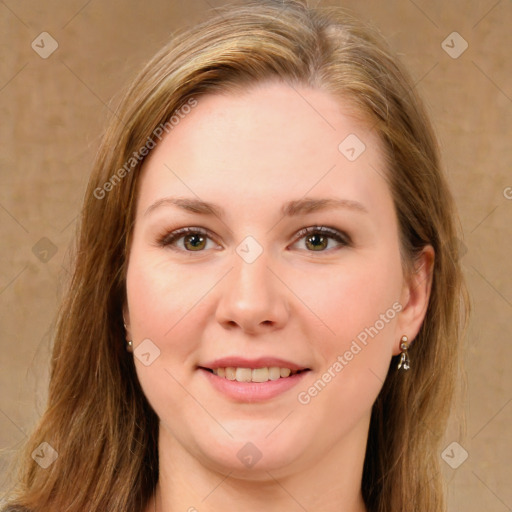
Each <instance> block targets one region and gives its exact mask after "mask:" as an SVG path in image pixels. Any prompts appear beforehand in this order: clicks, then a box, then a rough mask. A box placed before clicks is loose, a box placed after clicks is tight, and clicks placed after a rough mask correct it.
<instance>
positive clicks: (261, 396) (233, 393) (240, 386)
mask: <svg viewBox="0 0 512 512" xmlns="http://www.w3.org/2000/svg"><path fill="white" fill-rule="evenodd" d="M199 371H201V372H202V373H203V374H204V375H205V376H206V378H207V379H208V381H209V382H210V383H211V385H212V386H213V387H214V388H215V389H216V390H217V391H220V392H221V393H223V394H224V395H226V396H228V397H229V398H233V399H234V400H238V401H240V402H263V401H264V400H270V399H271V398H274V397H276V396H278V395H280V394H281V393H284V392H285V391H288V390H289V389H291V388H292V387H293V386H296V385H297V384H298V383H299V382H300V381H301V380H302V379H303V378H304V376H305V375H306V374H307V373H309V371H303V372H300V373H295V374H294V375H290V376H289V377H285V378H282V377H281V378H279V379H276V380H268V381H267V382H238V381H237V380H229V379H226V378H225V377H218V376H217V375H215V374H214V373H212V372H209V371H208V370H205V369H203V368H199Z"/></svg>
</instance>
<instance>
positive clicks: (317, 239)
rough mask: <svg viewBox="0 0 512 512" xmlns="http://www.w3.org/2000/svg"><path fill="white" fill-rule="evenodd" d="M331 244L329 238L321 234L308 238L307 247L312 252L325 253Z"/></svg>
mask: <svg viewBox="0 0 512 512" xmlns="http://www.w3.org/2000/svg"><path fill="white" fill-rule="evenodd" d="M328 244H329V238H328V237H326V236H323V235H320V234H318V233H317V234H314V235H310V236H308V237H306V247H307V248H308V249H311V250H312V251H323V250H324V249H325V248H327V245H328Z"/></svg>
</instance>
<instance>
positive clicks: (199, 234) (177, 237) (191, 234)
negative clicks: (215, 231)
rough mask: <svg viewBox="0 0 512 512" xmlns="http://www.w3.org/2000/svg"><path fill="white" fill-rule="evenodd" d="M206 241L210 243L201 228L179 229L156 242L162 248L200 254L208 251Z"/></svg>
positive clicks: (206, 233)
mask: <svg viewBox="0 0 512 512" xmlns="http://www.w3.org/2000/svg"><path fill="white" fill-rule="evenodd" d="M208 241H212V239H211V237H210V236H209V235H208V232H207V231H205V230H204V229H203V228H181V229H177V230H176V231H172V232H171V233H167V234H165V235H164V236H163V237H161V238H160V239H159V240H158V243H159V245H160V246H162V247H169V248H171V249H174V250H177V251H182V252H202V251H203V250H205V249H208V248H210V247H208Z"/></svg>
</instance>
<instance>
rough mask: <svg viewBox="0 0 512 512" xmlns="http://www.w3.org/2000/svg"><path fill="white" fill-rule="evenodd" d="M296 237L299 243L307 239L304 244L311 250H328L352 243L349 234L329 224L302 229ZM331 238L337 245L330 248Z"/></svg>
mask: <svg viewBox="0 0 512 512" xmlns="http://www.w3.org/2000/svg"><path fill="white" fill-rule="evenodd" d="M296 237H297V243H299V242H301V241H302V240H304V241H305V244H304V245H305V246H306V249H307V250H308V251H309V252H328V251H330V250H332V249H339V248H340V247H347V246H350V245H351V239H350V237H349V236H348V235H347V234H345V233H342V232H341V231H338V230H337V229H334V228H329V227H327V226H312V227H309V228H304V229H301V230H300V231H299V232H298V233H297V235H296ZM331 240H334V241H336V242H337V247H336V246H335V247H332V248H330V249H329V242H330V241H331Z"/></svg>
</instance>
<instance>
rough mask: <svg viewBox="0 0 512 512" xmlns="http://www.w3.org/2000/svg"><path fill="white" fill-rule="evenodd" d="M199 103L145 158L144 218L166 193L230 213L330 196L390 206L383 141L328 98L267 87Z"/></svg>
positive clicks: (337, 101)
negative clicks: (234, 209) (198, 200)
mask: <svg viewBox="0 0 512 512" xmlns="http://www.w3.org/2000/svg"><path fill="white" fill-rule="evenodd" d="M197 102H198V103H197V106H195V107H194V108H193V109H191V110H190V112H189V113H188V114H186V115H183V116H182V118H181V119H180V122H179V123H178V124H176V125H175V126H174V128H173V129H172V130H171V131H170V132H169V134H167V135H166V136H165V138H163V139H162V141H161V142H160V143H159V144H158V145H157V147H156V148H155V149H154V150H153V151H152V152H151V154H150V155H149V156H148V158H147V159H146V161H145V163H144V166H143V171H142V177H141V179H142V183H141V187H140V189H139V191H140V197H139V201H138V202H139V206H140V207H139V211H140V210H141V209H143V208H147V206H148V205H149V204H150V203H151V202H152V201H154V200H156V199H158V198H160V197H164V196H165V195H166V194H169V195H182V196H187V197H190V196H196V197H200V198H201V199H204V200H213V201H215V202H217V203H221V204H225V205H226V206H227V208H228V209H229V206H230V205H232V206H233V207H235V206H240V207H244V208H257V207H258V206H260V205H265V207H269V206H271V205H272V204H274V203H275V202H276V201H278V202H279V205H278V204H277V203H276V204H275V207H276V208H278V207H279V206H280V204H281V203H283V202H285V201H286V200H287V199H288V200H289V199H296V198H297V197H303V196H305V195H315V196H319V195H322V196H325V195H326V194H327V195H330V196H337V195H343V196H344V197H345V196H346V197H348V198H349V199H353V200H363V199H366V201H367V202H370V203H371V202H372V201H376V200H382V199H386V200H387V202H388V203H389V201H390V197H389V192H388V191H387V186H386V183H385V181H384V180H383V178H382V176H383V175H384V164H383V160H384V159H383V158H382V150H381V144H380V141H379V138H378V136H377V134H376V133H375V132H372V131H371V130H370V128H369V126H368V125H367V124H365V123H363V122H362V121H360V120H358V119H357V118H356V117H355V116H354V115H352V113H353V108H352V107H351V105H349V104H346V103H345V104H344V103H343V102H342V101H341V100H340V99H338V98H336V97H334V96H332V95H331V94H329V93H327V92H325V91H322V90H317V89H310V88H305V87H298V86H294V87H292V86H290V85H288V84H284V83H281V82H270V83H263V84H258V85H256V86H253V87H251V88H250V89H248V90H247V91H246V92H244V93H236V94H235V93H222V94H211V95H205V96H201V97H199V98H197ZM386 194H387V196H388V197H387V198H386V197H385V196H386Z"/></svg>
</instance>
